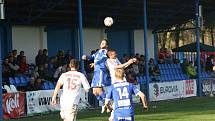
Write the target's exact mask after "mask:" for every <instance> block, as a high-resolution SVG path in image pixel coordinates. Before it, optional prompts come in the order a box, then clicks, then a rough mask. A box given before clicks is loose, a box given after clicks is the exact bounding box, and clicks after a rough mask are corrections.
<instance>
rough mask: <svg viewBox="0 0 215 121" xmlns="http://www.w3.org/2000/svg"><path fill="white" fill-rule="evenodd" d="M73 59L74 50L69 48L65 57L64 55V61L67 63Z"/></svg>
mask: <svg viewBox="0 0 215 121" xmlns="http://www.w3.org/2000/svg"><path fill="white" fill-rule="evenodd" d="M71 59H73V57H72V51H71V50H67V52H66V54H65V57H64V61H65V62H66V63H69V61H70V60H71Z"/></svg>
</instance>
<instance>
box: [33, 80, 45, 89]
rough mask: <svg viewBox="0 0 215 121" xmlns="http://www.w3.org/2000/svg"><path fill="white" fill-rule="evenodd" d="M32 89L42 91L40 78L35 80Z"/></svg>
mask: <svg viewBox="0 0 215 121" xmlns="http://www.w3.org/2000/svg"><path fill="white" fill-rule="evenodd" d="M34 87H35V89H36V90H42V89H43V88H42V79H41V78H37V79H36V80H35V83H34Z"/></svg>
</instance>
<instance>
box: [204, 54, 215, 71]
mask: <svg viewBox="0 0 215 121" xmlns="http://www.w3.org/2000/svg"><path fill="white" fill-rule="evenodd" d="M213 59H214V55H210V56H208V57H207V61H206V68H205V70H206V71H210V72H212V71H213V66H214V62H213Z"/></svg>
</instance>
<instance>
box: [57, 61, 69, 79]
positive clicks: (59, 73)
mask: <svg viewBox="0 0 215 121" xmlns="http://www.w3.org/2000/svg"><path fill="white" fill-rule="evenodd" d="M68 67H69V66H68V64H64V65H63V66H60V67H58V68H57V70H56V71H55V73H54V81H57V80H58V78H59V77H60V75H61V74H62V73H65V72H67V69H68Z"/></svg>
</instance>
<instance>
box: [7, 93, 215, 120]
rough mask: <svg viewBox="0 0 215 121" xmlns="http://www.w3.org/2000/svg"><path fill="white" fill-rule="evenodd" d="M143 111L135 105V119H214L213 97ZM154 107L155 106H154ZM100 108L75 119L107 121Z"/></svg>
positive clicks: (160, 104) (42, 117) (51, 116)
mask: <svg viewBox="0 0 215 121" xmlns="http://www.w3.org/2000/svg"><path fill="white" fill-rule="evenodd" d="M149 105H150V106H149V108H150V109H149V111H148V112H144V111H143V109H142V106H141V105H136V106H135V121H215V98H198V97H195V98H187V99H177V100H169V101H161V102H156V103H155V102H153V103H150V104H149ZM155 107H156V108H155ZM99 112H100V110H86V111H81V112H78V116H77V121H108V116H109V114H100V113H99ZM7 121H62V120H61V119H60V116H59V113H52V114H44V115H40V116H33V117H27V118H21V119H11V120H7Z"/></svg>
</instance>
